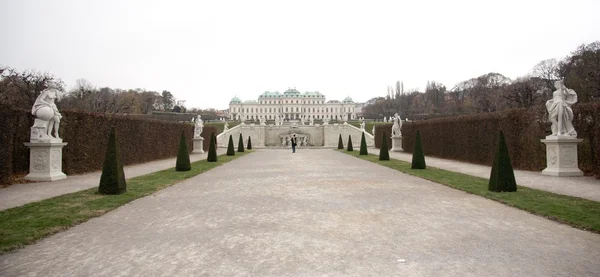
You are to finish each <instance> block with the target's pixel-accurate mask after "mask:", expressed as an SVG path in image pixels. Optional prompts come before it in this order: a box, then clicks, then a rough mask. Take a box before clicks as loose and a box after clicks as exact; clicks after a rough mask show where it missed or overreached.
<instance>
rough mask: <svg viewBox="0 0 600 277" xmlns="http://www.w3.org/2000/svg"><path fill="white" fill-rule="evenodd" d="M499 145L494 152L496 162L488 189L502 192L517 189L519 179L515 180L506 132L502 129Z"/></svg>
mask: <svg viewBox="0 0 600 277" xmlns="http://www.w3.org/2000/svg"><path fill="white" fill-rule="evenodd" d="M497 144H498V146H497V147H496V152H495V154H494V164H493V165H492V172H491V173H490V180H489V183H488V190H490V191H495V192H501V191H509V192H510V191H517V181H516V180H515V172H514V170H513V168H512V164H511V162H510V155H509V154H508V147H507V146H506V140H505V139H504V134H503V133H502V131H500V134H499V135H498V143H497Z"/></svg>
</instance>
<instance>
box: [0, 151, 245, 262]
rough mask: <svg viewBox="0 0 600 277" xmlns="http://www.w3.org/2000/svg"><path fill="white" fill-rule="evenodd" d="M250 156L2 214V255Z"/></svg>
mask: <svg viewBox="0 0 600 277" xmlns="http://www.w3.org/2000/svg"><path fill="white" fill-rule="evenodd" d="M248 153H252V152H251V151H249V152H244V153H237V155H236V156H226V155H221V156H219V160H218V162H212V163H209V162H207V161H206V160H205V159H203V160H200V161H197V162H194V163H192V170H190V171H182V172H181V171H180V172H177V171H175V168H170V169H166V170H163V171H158V172H154V173H150V174H146V175H143V176H138V177H135V178H131V179H128V180H127V192H126V193H123V194H119V195H101V194H98V193H97V191H98V188H97V187H95V188H91V189H87V190H83V191H78V192H75V193H70V194H65V195H61V196H57V197H54V198H50V199H46V200H42V201H39V202H34V203H29V204H26V205H23V206H20V207H15V208H12V209H8V210H4V211H0V253H4V252H8V251H11V250H14V249H17V248H21V247H23V246H25V245H28V244H32V243H34V242H36V241H37V240H39V239H41V238H44V237H47V236H49V235H52V234H54V233H57V232H60V231H63V230H66V229H68V228H70V227H72V226H75V225H77V224H79V223H82V222H85V221H87V220H89V219H91V218H93V217H97V216H101V215H103V214H105V213H107V212H109V211H111V210H114V209H116V208H118V207H119V206H122V205H124V204H126V203H128V202H131V201H133V200H135V199H138V198H141V197H144V196H148V195H151V194H153V193H155V192H157V191H159V190H161V189H164V188H166V187H169V186H171V185H174V184H175V183H177V182H180V181H182V180H185V179H188V178H191V177H194V176H196V175H198V174H200V173H203V172H205V171H207V170H210V169H212V168H215V167H218V166H220V165H222V164H224V163H227V162H229V161H231V160H233V159H236V158H239V157H241V156H244V155H247V154H248Z"/></svg>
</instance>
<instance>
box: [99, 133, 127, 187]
mask: <svg viewBox="0 0 600 277" xmlns="http://www.w3.org/2000/svg"><path fill="white" fill-rule="evenodd" d="M126 191H127V183H126V182H125V172H124V171H123V162H122V161H121V151H120V149H119V144H118V143H117V131H116V130H115V127H114V126H113V127H112V128H111V129H110V136H109V137H108V145H107V147H106V154H105V155H104V165H103V166H102V176H100V186H99V187H98V192H99V193H101V194H121V193H124V192H126Z"/></svg>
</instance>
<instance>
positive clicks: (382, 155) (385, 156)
mask: <svg viewBox="0 0 600 277" xmlns="http://www.w3.org/2000/svg"><path fill="white" fill-rule="evenodd" d="M375 128H377V127H375ZM375 132H377V131H375ZM380 137H381V144H380V145H381V147H380V148H379V160H380V161H389V160H390V149H389V148H388V146H387V136H386V135H385V132H383V133H382V134H381V136H380Z"/></svg>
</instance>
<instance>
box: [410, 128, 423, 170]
mask: <svg viewBox="0 0 600 277" xmlns="http://www.w3.org/2000/svg"><path fill="white" fill-rule="evenodd" d="M426 167H427V166H426V165H425V155H424V154H423V145H422V143H421V132H419V130H417V137H416V138H415V147H414V149H413V156H412V165H411V167H410V168H412V169H425V168H426Z"/></svg>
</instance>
